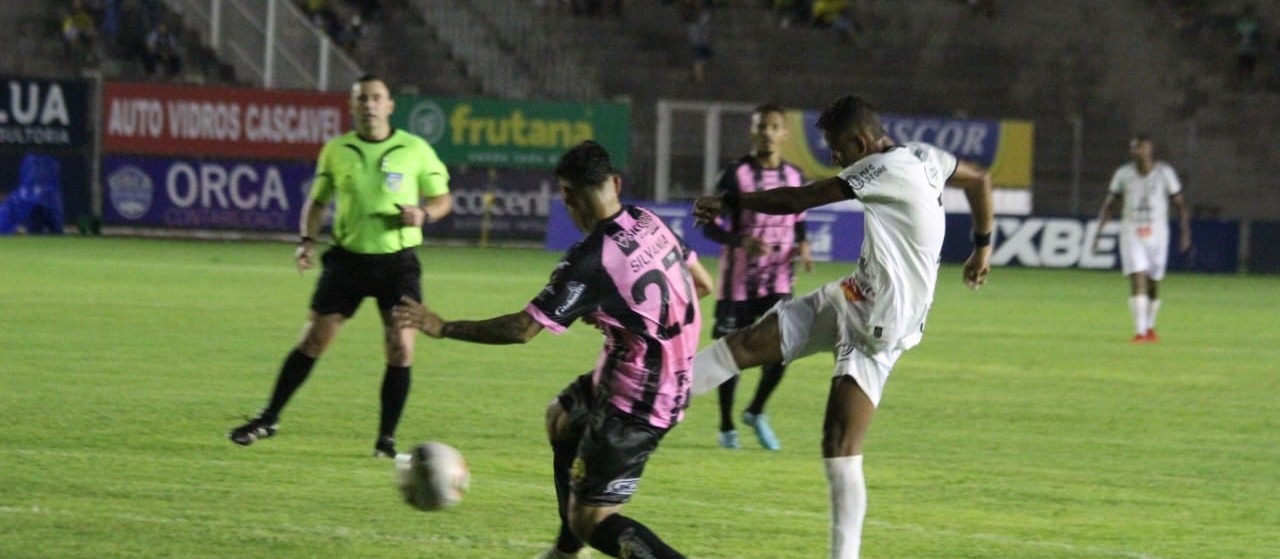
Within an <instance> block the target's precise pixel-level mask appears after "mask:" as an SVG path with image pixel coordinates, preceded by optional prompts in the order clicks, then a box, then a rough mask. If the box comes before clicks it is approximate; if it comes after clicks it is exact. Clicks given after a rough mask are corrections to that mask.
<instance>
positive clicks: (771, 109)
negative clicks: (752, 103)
mask: <svg viewBox="0 0 1280 559" xmlns="http://www.w3.org/2000/svg"><path fill="white" fill-rule="evenodd" d="M769 113H778V114H780V115H785V114H787V110H786V109H784V108H782V105H779V104H777V103H763V104H761V105H758V106H756V109H755V110H754V111H751V114H753V115H760V116H764V115H767V114H769Z"/></svg>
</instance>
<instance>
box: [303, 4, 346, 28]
mask: <svg viewBox="0 0 1280 559" xmlns="http://www.w3.org/2000/svg"><path fill="white" fill-rule="evenodd" d="M302 13H304V14H306V15H307V17H309V18H311V24H312V25H315V26H316V27H319V28H320V29H323V30H324V32H325V34H326V35H328V36H330V37H336V36H337V35H338V33H340V32H341V31H342V19H340V18H339V17H338V13H337V12H335V11H333V5H332V4H331V3H330V2H329V0H304V1H303V3H302Z"/></svg>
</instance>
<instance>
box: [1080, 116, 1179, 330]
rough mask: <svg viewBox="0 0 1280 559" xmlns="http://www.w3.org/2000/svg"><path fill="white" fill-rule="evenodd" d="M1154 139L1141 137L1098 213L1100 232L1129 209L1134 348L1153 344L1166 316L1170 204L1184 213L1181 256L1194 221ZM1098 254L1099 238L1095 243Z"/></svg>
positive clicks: (1123, 251) (1127, 265)
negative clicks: (1160, 315) (1117, 212)
mask: <svg viewBox="0 0 1280 559" xmlns="http://www.w3.org/2000/svg"><path fill="white" fill-rule="evenodd" d="M1153 151H1154V146H1153V145H1152V143H1151V138H1149V137H1147V136H1146V135H1145V134H1138V135H1135V136H1134V137H1133V140H1131V141H1130V142H1129V155H1130V156H1131V157H1132V158H1133V161H1131V162H1129V163H1126V164H1125V165H1123V166H1121V167H1120V168H1119V169H1116V172H1115V174H1114V175H1112V177H1111V186H1110V187H1109V188H1108V189H1107V198H1106V200H1104V201H1103V202H1102V209H1101V210H1100V211H1099V212H1098V231H1102V227H1103V226H1104V225H1106V224H1107V220H1109V219H1110V218H1111V207H1112V206H1113V205H1114V204H1115V202H1116V200H1117V199H1120V200H1122V202H1123V204H1124V206H1123V210H1122V211H1121V218H1120V267H1121V268H1122V269H1123V270H1124V275H1126V276H1129V285H1130V289H1129V312H1130V313H1131V314H1132V315H1133V327H1134V332H1135V333H1134V335H1133V340H1132V342H1133V343H1136V344H1139V343H1152V342H1157V341H1159V340H1160V338H1159V337H1157V336H1156V313H1157V312H1159V311H1160V280H1161V279H1164V272H1165V265H1166V264H1167V261H1168V257H1169V204H1170V203H1172V204H1173V207H1174V208H1177V210H1178V224H1179V230H1178V233H1179V235H1178V251H1179V252H1186V251H1187V250H1189V249H1190V248H1191V221H1190V215H1188V214H1189V212H1187V206H1186V204H1184V203H1183V198H1182V183H1181V182H1179V181H1178V174H1177V173H1175V172H1174V171H1173V167H1170V166H1169V164H1168V163H1165V162H1163V161H1156V160H1155V158H1154V157H1153V156H1152V153H1153ZM1091 250H1092V251H1093V252H1097V251H1098V238H1097V236H1095V237H1094V239H1093V246H1092V248H1091Z"/></svg>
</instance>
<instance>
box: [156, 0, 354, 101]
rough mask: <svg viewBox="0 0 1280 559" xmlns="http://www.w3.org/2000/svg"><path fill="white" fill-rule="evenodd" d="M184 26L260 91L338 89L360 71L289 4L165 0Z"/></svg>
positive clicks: (273, 0) (267, 0) (262, 0)
mask: <svg viewBox="0 0 1280 559" xmlns="http://www.w3.org/2000/svg"><path fill="white" fill-rule="evenodd" d="M166 1H167V2H168V4H169V6H170V8H172V9H173V10H174V11H176V12H178V13H180V14H182V16H183V18H184V19H185V21H186V24H187V26H188V27H189V28H192V29H196V30H202V35H204V38H205V42H206V43H207V44H208V45H209V47H210V48H212V49H214V50H215V51H217V53H218V55H219V56H221V57H222V58H223V59H224V60H226V61H227V62H229V63H231V65H232V66H233V67H234V68H235V70H236V75H237V76H239V77H240V78H241V79H251V80H252V81H253V82H254V83H255V84H257V85H260V86H262V87H269V88H278V89H314V90H319V91H340V90H344V89H346V88H347V87H349V86H350V84H351V83H352V82H353V81H355V80H356V78H358V77H360V75H361V74H362V73H363V71H362V70H361V69H360V66H359V65H358V64H356V63H355V61H353V60H351V57H349V56H347V54H346V53H345V52H343V51H342V49H340V48H338V47H337V46H336V45H334V43H333V41H332V40H330V39H329V37H328V36H327V35H325V33H324V31H323V30H321V29H318V28H316V26H314V25H312V23H311V21H310V20H309V19H308V18H307V16H306V15H305V14H303V13H302V10H300V9H299V8H298V7H297V6H295V5H294V4H293V3H292V2H290V1H288V0H166Z"/></svg>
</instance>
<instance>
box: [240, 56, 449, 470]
mask: <svg viewBox="0 0 1280 559" xmlns="http://www.w3.org/2000/svg"><path fill="white" fill-rule="evenodd" d="M394 110H395V102H394V101H393V100H392V99H391V93H390V90H389V89H388V88H387V84H386V82H384V81H383V80H382V79H381V78H378V77H376V76H369V75H366V76H363V77H361V78H360V79H359V80H357V81H356V83H355V84H353V85H352V86H351V116H352V118H353V120H354V121H355V130H353V131H350V132H347V133H346V134H343V135H341V136H338V137H336V138H333V139H331V140H329V141H328V142H326V143H325V145H324V148H322V149H321V150H320V158H319V161H318V162H317V163H316V175H315V180H314V181H313V182H312V185H311V195H310V197H309V198H308V200H307V202H306V203H305V204H304V205H303V207H302V223H301V237H300V238H299V239H298V248H297V250H296V251H295V252H294V257H295V259H296V260H297V265H298V271H299V272H302V271H303V270H306V269H308V268H311V267H312V266H314V265H315V242H316V241H315V238H316V236H318V235H319V233H320V225H321V222H322V220H323V218H324V213H325V207H326V206H328V205H329V203H330V202H336V203H335V207H334V212H333V246H332V247H330V248H329V250H327V251H325V252H324V255H323V256H322V257H321V262H322V263H323V264H324V271H323V272H322V273H321V274H320V281H319V283H318V284H316V289H315V292H314V294H313V295H312V296H311V311H310V313H309V314H308V317H307V323H306V326H305V327H304V328H303V332H302V340H301V341H300V342H299V343H298V345H297V346H295V347H294V348H293V351H291V352H289V356H288V357H287V358H285V360H284V365H283V366H281V368H280V374H279V376H278V377H277V378H276V385H275V389H274V390H273V391H272V393H271V400H270V401H269V402H268V403H267V407H266V408H264V409H263V410H262V412H261V413H260V414H259V415H258V416H257V417H255V418H253V419H251V420H249V421H248V422H247V423H245V424H244V425H241V426H239V427H236V428H235V429H233V430H231V433H230V434H229V436H230V438H231V441H232V442H234V443H236V444H239V445H246V446H247V445H250V444H253V442H254V441H256V440H258V439H265V438H268V437H271V436H273V435H275V434H276V429H277V424H278V422H279V419H280V413H281V411H283V410H284V407H285V404H287V403H288V402H289V398H290V397H291V396H293V393H294V392H296V391H297V390H298V388H299V387H301V386H302V383H303V382H305V381H306V380H307V376H308V375H309V374H310V373H311V368H312V367H313V366H314V365H315V363H316V360H317V359H319V358H320V355H321V354H323V353H324V351H325V348H327V347H328V346H329V343H330V342H332V341H333V338H334V337H335V336H337V334H338V330H339V329H341V327H342V323H343V322H344V321H346V320H347V319H348V318H351V317H352V316H353V315H355V313H356V309H358V308H359V307H360V303H361V302H362V301H363V300H364V298H365V297H374V298H376V299H377V300H378V310H379V311H380V312H381V316H382V325H383V326H382V327H383V339H384V342H385V343H386V354H387V367H386V372H385V373H384V375H383V378H382V394H381V396H382V415H381V419H380V421H379V423H378V439H377V442H376V443H375V444H374V452H373V455H374V456H380V457H395V455H396V450H395V432H396V425H397V424H398V423H399V422H400V414H401V411H402V410H403V409H404V404H405V400H406V399H407V398H408V395H409V378H410V375H409V366H410V364H411V363H413V342H414V334H415V333H416V332H415V331H414V330H413V329H412V328H399V327H397V326H396V325H395V320H394V319H393V317H392V316H391V308H392V307H393V306H394V305H395V303H396V302H397V301H399V300H400V297H401V296H408V297H412V298H413V299H414V300H417V301H421V300H422V284H421V275H422V266H421V264H420V263H419V262H418V256H417V254H415V249H416V247H418V246H419V245H421V244H422V225H423V223H432V222H435V221H438V220H440V219H441V218H443V217H444V216H446V215H448V214H449V211H450V210H451V209H452V207H453V199H452V197H450V196H449V172H448V170H447V169H446V168H445V166H444V163H442V162H441V161H440V158H439V157H437V156H436V153H435V150H433V149H432V148H431V146H430V145H428V144H427V142H426V141H425V140H423V139H422V138H419V137H417V136H414V135H413V134H410V133H409V132H406V131H404V130H397V129H394V128H392V127H391V122H390V119H391V113H392V111H394Z"/></svg>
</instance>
